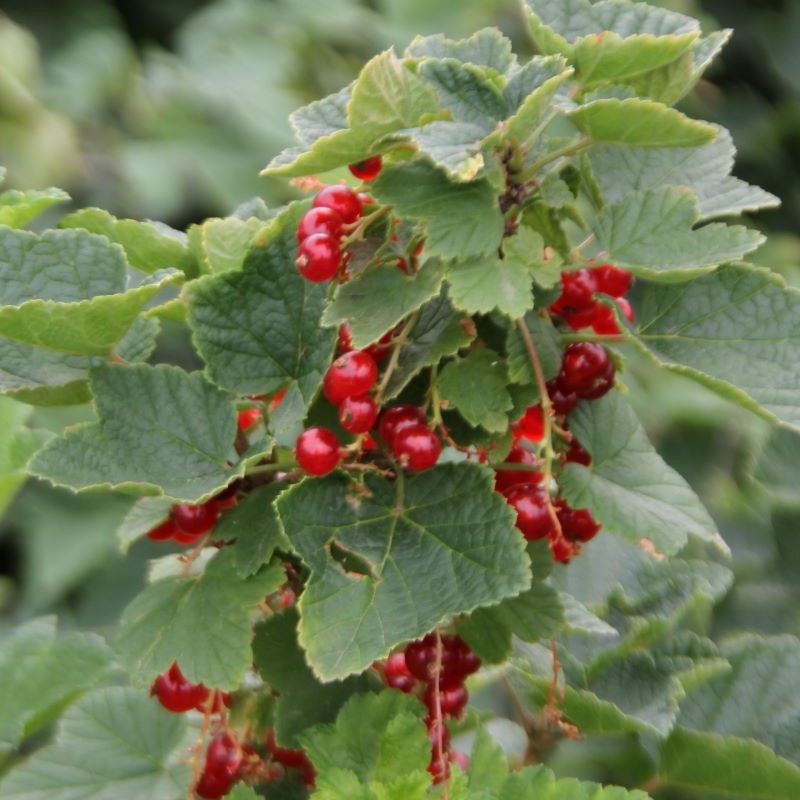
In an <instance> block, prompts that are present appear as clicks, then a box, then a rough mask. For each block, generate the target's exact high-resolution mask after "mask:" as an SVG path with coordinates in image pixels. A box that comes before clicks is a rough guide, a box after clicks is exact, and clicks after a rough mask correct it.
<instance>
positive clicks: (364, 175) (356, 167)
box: [349, 156, 383, 182]
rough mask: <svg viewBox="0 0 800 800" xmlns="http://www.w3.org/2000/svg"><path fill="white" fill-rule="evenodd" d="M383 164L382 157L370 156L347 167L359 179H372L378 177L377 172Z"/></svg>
mask: <svg viewBox="0 0 800 800" xmlns="http://www.w3.org/2000/svg"><path fill="white" fill-rule="evenodd" d="M382 166H383V159H382V158H381V157H380V156H372V158H365V159H364V160H363V161H359V162H358V163H356V164H351V165H350V167H349V169H350V172H351V173H352V174H353V177H355V178H358V179H359V180H360V181H367V182H369V181H374V180H375V178H377V177H378V173H379V172H380V171H381V167H382Z"/></svg>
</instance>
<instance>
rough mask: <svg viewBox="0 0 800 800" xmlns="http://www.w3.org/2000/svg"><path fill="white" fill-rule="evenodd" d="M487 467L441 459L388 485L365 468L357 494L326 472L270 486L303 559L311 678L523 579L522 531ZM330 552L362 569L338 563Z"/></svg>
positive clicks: (367, 657)
mask: <svg viewBox="0 0 800 800" xmlns="http://www.w3.org/2000/svg"><path fill="white" fill-rule="evenodd" d="M490 478H491V476H490V474H489V472H488V471H487V470H485V469H483V468H481V467H478V466H477V465H474V464H458V465H444V466H440V467H436V468H434V469H431V470H428V471H426V472H425V473H424V474H420V475H419V476H417V477H414V478H410V479H404V480H403V482H402V483H398V484H390V483H388V482H387V481H385V480H383V479H382V478H378V477H376V476H368V477H367V479H366V488H367V489H368V490H369V491H368V493H362V494H353V493H352V490H351V489H350V487H349V482H348V480H347V479H346V478H344V477H343V476H340V475H332V476H330V477H326V478H322V479H318V480H306V481H304V482H303V483H301V484H300V485H298V486H296V487H293V488H292V489H290V490H289V491H287V492H285V493H284V494H282V495H281V497H280V498H279V499H278V501H277V507H278V513H279V514H280V517H281V521H282V523H283V527H284V530H285V531H286V533H287V535H288V537H289V539H290V540H291V542H292V545H293V547H294V548H295V550H296V551H297V552H298V553H299V554H300V556H301V557H302V558H303V560H304V561H305V562H306V564H307V565H308V567H309V569H310V570H311V575H310V577H309V582H308V584H307V586H306V589H305V591H304V592H303V595H302V597H301V598H300V603H299V607H300V613H301V626H300V643H301V644H302V646H303V647H304V649H305V650H306V654H307V658H308V661H309V664H310V665H311V667H312V669H313V670H314V671H315V673H316V674H317V675H319V676H320V678H322V679H323V680H332V679H335V678H343V677H345V676H347V675H350V674H353V673H356V672H360V671H362V670H364V669H365V668H366V667H368V666H369V665H370V664H371V663H372V662H373V661H374V660H375V659H377V658H383V657H385V656H386V655H387V654H388V653H389V651H390V650H391V649H392V648H393V647H394V646H395V645H397V644H400V643H401V642H404V641H408V640H410V639H415V638H418V637H420V636H422V635H423V634H425V633H427V632H428V631H429V630H431V629H432V628H433V627H434V626H435V625H437V624H438V623H439V622H441V621H442V620H443V619H445V618H446V617H447V616H449V615H453V614H461V613H467V612H469V611H472V610H473V609H475V608H477V607H479V606H484V605H491V604H493V603H497V602H498V600H501V599H503V598H504V597H512V596H515V595H516V594H518V593H519V592H521V591H524V590H525V589H527V588H528V587H529V585H530V572H529V569H528V558H527V556H526V555H525V553H524V547H523V545H524V541H523V539H522V537H521V536H519V534H518V532H517V531H516V529H515V528H514V526H513V524H512V512H511V509H510V508H509V507H508V505H507V504H506V503H505V502H504V501H503V499H502V498H501V497H500V496H499V495H497V494H495V493H493V492H492V491H491V487H490ZM400 486H402V487H403V493H402V494H400V495H398V490H399V487H400ZM332 548H333V549H332ZM341 553H344V554H349V555H351V556H353V557H355V559H357V560H358V561H359V562H360V563H361V564H362V565H363V566H362V568H361V569H360V570H359V571H358V572H352V571H347V570H346V569H345V568H344V566H343V564H342V563H341V561H340V559H341ZM336 554H338V555H339V558H336V557H334V556H335V555H336ZM421 565H422V568H421ZM433 583H435V584H436V587H437V588H436V591H435V592H432V591H430V586H431V585H432V584H433Z"/></svg>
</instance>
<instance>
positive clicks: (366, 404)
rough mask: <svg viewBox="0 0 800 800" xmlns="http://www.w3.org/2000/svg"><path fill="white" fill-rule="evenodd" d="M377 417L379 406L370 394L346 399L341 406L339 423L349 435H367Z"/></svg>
mask: <svg viewBox="0 0 800 800" xmlns="http://www.w3.org/2000/svg"><path fill="white" fill-rule="evenodd" d="M377 416H378V406H376V405H375V401H374V400H373V399H372V398H371V397H370V396H369V395H368V394H361V395H358V396H356V397H345V399H344V400H342V402H341V404H340V405H339V422H340V424H341V426H342V427H343V428H344V429H345V430H346V431H347V432H348V433H355V434H359V433H366V432H367V431H368V430H370V428H372V426H373V425H374V424H375V420H376V419H377Z"/></svg>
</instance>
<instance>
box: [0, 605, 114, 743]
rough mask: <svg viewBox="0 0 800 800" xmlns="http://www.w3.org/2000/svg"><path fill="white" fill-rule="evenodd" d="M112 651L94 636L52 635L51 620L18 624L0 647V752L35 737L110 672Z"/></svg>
mask: <svg viewBox="0 0 800 800" xmlns="http://www.w3.org/2000/svg"><path fill="white" fill-rule="evenodd" d="M111 659H112V653H111V650H110V649H109V648H108V647H107V646H106V644H105V643H104V642H103V640H102V639H101V638H100V637H99V636H95V635H93V634H84V633H71V634H68V635H67V636H64V637H60V638H57V637H56V623H55V619H54V618H53V617H45V618H40V619H35V620H30V621H28V622H26V623H24V624H23V625H20V626H19V627H17V628H16V629H14V631H13V632H12V633H11V634H10V635H9V636H8V637H7V638H6V639H4V640H3V641H2V643H1V644H0V685H2V687H3V703H2V706H0V752H2V751H4V750H8V749H9V748H15V747H16V746H17V745H18V744H19V743H20V742H21V741H22V740H23V738H27V737H29V736H31V735H32V734H34V733H36V732H37V730H39V729H40V728H41V727H43V725H44V724H47V722H49V721H50V718H51V717H52V716H54V715H55V714H57V713H58V712H59V711H61V710H62V708H63V707H65V706H66V705H68V704H69V703H71V702H73V701H74V700H76V699H77V698H78V697H79V696H80V695H81V694H82V693H83V692H84V691H85V690H86V689H89V688H91V687H93V686H95V685H96V684H97V683H99V682H100V681H101V680H102V678H103V677H105V676H106V675H107V674H108V672H109V671H110V666H111Z"/></svg>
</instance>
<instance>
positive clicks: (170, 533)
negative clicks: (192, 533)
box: [147, 517, 178, 542]
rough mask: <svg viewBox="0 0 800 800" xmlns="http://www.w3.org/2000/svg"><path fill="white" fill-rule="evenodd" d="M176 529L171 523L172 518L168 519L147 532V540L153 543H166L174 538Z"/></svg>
mask: <svg viewBox="0 0 800 800" xmlns="http://www.w3.org/2000/svg"><path fill="white" fill-rule="evenodd" d="M177 532H178V529H177V528H176V527H175V523H174V522H173V521H172V517H168V518H167V519H166V520H165V521H164V522H162V523H161V524H160V525H158V526H157V527H155V528H153V529H152V530H150V531H148V532H147V538H148V539H151V540H152V541H154V542H168V541H169V540H170V539H173V538H175V534H176V533H177Z"/></svg>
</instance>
